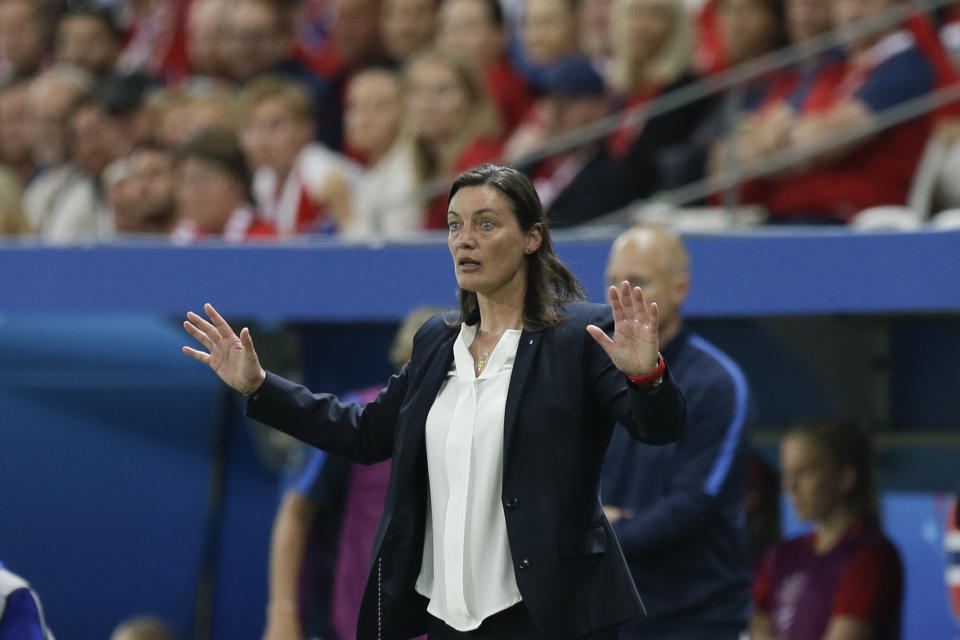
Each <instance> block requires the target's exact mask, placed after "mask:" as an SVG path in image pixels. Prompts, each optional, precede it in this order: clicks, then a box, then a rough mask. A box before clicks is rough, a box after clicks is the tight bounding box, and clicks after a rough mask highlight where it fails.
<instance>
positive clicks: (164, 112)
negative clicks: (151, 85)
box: [150, 85, 239, 149]
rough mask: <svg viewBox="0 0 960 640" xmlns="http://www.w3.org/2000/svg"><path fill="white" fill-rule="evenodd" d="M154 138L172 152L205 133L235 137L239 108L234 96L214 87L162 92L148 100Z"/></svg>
mask: <svg viewBox="0 0 960 640" xmlns="http://www.w3.org/2000/svg"><path fill="white" fill-rule="evenodd" d="M150 109H151V111H152V117H153V130H154V132H155V134H154V136H155V137H156V138H157V139H158V140H159V141H160V142H162V143H163V144H165V145H166V146H168V147H170V148H171V149H175V148H177V147H179V146H181V145H183V144H185V143H186V142H187V140H189V139H190V138H192V137H194V136H196V135H197V134H199V133H201V132H203V131H206V130H207V129H220V130H222V131H226V132H228V133H235V132H236V131H237V128H238V124H239V105H238V104H237V97H236V95H235V94H234V92H232V91H229V90H227V89H221V88H217V87H214V86H209V87H205V86H202V85H200V86H194V87H190V88H187V89H163V90H161V91H158V92H156V93H155V94H154V95H153V96H152V97H151V99H150Z"/></svg>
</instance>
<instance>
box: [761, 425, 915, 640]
mask: <svg viewBox="0 0 960 640" xmlns="http://www.w3.org/2000/svg"><path fill="white" fill-rule="evenodd" d="M780 466H781V473H782V476H781V478H782V484H783V488H784V490H785V491H786V492H787V496H788V497H789V498H790V502H791V503H792V504H793V508H794V510H795V512H796V515H797V517H798V518H800V519H801V520H804V521H809V522H812V523H813V533H811V534H809V535H806V536H802V537H800V538H794V539H793V540H788V541H785V542H781V543H778V544H777V545H776V546H774V547H773V548H772V549H771V550H770V551H769V552H768V553H767V555H766V557H765V558H764V560H763V562H762V563H761V565H760V568H759V570H758V571H757V576H756V579H755V581H754V587H753V600H754V604H755V607H756V610H755V612H754V614H753V618H752V620H751V622H750V633H751V635H750V637H751V638H755V639H757V640H820V639H821V638H826V639H829V640H896V639H898V638H900V607H901V603H902V599H903V570H902V567H901V563H900V555H899V554H898V553H897V550H896V548H895V547H894V546H893V544H891V543H890V541H889V540H888V539H887V538H886V537H885V536H884V535H883V531H882V529H881V527H880V509H879V504H878V500H877V490H876V486H875V484H874V480H873V453H872V447H871V444H870V437H869V435H868V434H867V433H866V432H865V431H864V430H863V429H861V428H860V427H859V426H858V425H856V424H852V423H845V422H841V423H833V422H822V423H811V424H804V425H801V426H798V427H796V428H794V429H792V430H791V431H790V432H789V433H788V434H787V435H786V437H785V438H784V439H783V441H782V443H781V445H780Z"/></svg>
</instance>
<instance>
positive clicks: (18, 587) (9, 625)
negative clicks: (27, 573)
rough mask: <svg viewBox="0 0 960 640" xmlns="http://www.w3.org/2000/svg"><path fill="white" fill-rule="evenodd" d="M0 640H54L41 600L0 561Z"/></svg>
mask: <svg viewBox="0 0 960 640" xmlns="http://www.w3.org/2000/svg"><path fill="white" fill-rule="evenodd" d="M0 640H53V635H51V634H50V631H49V630H48V629H47V625H46V623H45V622H44V620H43V610H42V609H41V608H40V599H39V598H37V594H36V593H34V592H33V590H32V589H31V588H30V585H29V584H27V582H26V581H25V580H24V579H23V578H21V577H20V576H18V575H17V574H15V573H13V572H12V571H10V570H8V569H6V568H5V567H4V566H3V563H2V562H0Z"/></svg>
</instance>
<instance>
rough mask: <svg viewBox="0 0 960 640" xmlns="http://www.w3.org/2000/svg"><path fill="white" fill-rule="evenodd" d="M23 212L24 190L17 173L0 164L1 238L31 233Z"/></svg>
mask: <svg viewBox="0 0 960 640" xmlns="http://www.w3.org/2000/svg"><path fill="white" fill-rule="evenodd" d="M30 232H31V229H30V225H29V224H28V223H27V216H26V215H25V214H24V212H23V200H22V191H21V189H20V183H19V181H18V180H17V177H16V175H14V174H13V173H12V172H10V171H8V170H6V169H4V168H3V166H2V165H0V238H13V237H18V236H24V235H28V234H30Z"/></svg>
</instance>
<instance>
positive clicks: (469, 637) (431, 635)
mask: <svg viewBox="0 0 960 640" xmlns="http://www.w3.org/2000/svg"><path fill="white" fill-rule="evenodd" d="M427 640H547V639H546V638H543V637H542V636H539V635H537V632H536V630H534V628H533V621H531V620H530V614H529V613H527V608H526V607H525V606H524V605H523V603H522V602H518V603H517V604H515V605H513V606H512V607H510V608H509V609H504V610H503V611H501V612H499V613H495V614H493V615H492V616H490V617H489V618H486V619H485V620H484V621H483V623H481V625H480V626H479V627H478V628H477V629H474V630H473V631H457V630H456V629H454V628H453V627H451V626H449V625H447V624H446V623H445V622H444V621H443V620H440V619H439V618H434V617H433V616H430V622H429V625H428V630H427ZM578 640H617V630H616V629H615V628H611V629H601V630H599V631H593V632H591V633H588V634H586V635H583V636H578Z"/></svg>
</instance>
